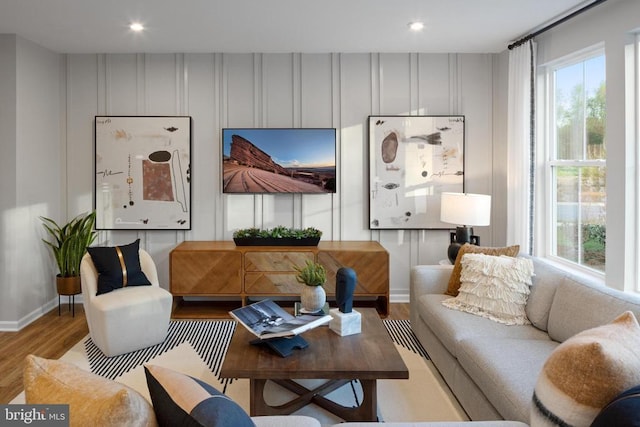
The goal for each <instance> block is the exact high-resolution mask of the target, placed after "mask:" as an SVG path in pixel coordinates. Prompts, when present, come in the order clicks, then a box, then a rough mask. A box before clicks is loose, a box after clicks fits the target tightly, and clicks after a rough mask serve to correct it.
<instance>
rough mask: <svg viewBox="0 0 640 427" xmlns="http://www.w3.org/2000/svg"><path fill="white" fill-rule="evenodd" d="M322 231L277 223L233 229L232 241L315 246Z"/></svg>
mask: <svg viewBox="0 0 640 427" xmlns="http://www.w3.org/2000/svg"><path fill="white" fill-rule="evenodd" d="M320 236H322V231H320V230H318V229H317V228H313V227H307V228H304V229H299V228H289V227H284V226H282V225H279V226H277V227H273V228H271V229H259V228H255V227H251V228H241V229H239V230H236V231H234V233H233V241H234V242H235V243H236V245H238V246H316V245H317V244H318V242H319V241H320Z"/></svg>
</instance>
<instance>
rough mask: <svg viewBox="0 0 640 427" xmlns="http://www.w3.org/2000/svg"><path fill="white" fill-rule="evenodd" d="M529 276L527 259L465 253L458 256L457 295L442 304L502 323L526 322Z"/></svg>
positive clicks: (529, 262) (531, 271) (528, 260)
mask: <svg viewBox="0 0 640 427" xmlns="http://www.w3.org/2000/svg"><path fill="white" fill-rule="evenodd" d="M531 276H533V262H532V261H531V260H530V259H528V258H514V257H509V256H504V255H502V256H499V257H498V256H491V255H485V254H472V253H468V254H465V255H464V256H463V257H462V272H461V274H460V289H459V294H458V296H457V297H455V298H449V299H446V300H444V301H442V305H444V306H445V307H448V308H451V309H454V310H460V311H464V312H467V313H471V314H475V315H478V316H482V317H486V318H488V319H491V320H493V321H495V322H499V323H504V324H505V325H528V324H530V323H531V322H529V319H528V318H527V314H526V312H525V305H526V304H527V298H528V297H529V293H530V289H529V287H530V286H531Z"/></svg>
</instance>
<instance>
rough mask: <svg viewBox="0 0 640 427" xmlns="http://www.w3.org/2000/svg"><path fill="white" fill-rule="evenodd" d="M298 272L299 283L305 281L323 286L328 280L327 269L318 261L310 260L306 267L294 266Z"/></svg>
mask: <svg viewBox="0 0 640 427" xmlns="http://www.w3.org/2000/svg"><path fill="white" fill-rule="evenodd" d="M293 268H294V269H295V270H296V271H297V272H298V274H297V275H296V280H297V281H298V283H303V284H305V285H307V286H322V285H324V283H325V282H326V281H327V271H326V270H325V268H324V266H323V265H322V264H318V263H317V262H313V261H308V260H307V262H306V264H305V266H304V267H298V266H294V267H293Z"/></svg>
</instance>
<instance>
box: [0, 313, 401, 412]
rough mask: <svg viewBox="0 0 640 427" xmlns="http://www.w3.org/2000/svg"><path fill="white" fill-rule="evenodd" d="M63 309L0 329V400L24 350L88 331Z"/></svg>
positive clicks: (14, 379) (52, 349) (6, 396)
mask: <svg viewBox="0 0 640 427" xmlns="http://www.w3.org/2000/svg"><path fill="white" fill-rule="evenodd" d="M66 309H67V306H66V305H65V306H63V308H62V315H61V316H58V308H57V307H56V308H55V309H53V310H51V311H50V312H49V313H47V314H45V315H44V316H42V317H41V318H40V319H38V320H36V321H35V322H33V323H31V324H30V325H28V326H26V327H25V328H23V329H22V330H21V331H19V332H0V348H1V349H2V352H1V353H0V403H9V402H10V401H11V400H13V399H14V398H15V397H16V396H17V395H18V394H19V393H20V392H21V391H22V389H23V386H22V370H23V364H24V358H25V357H26V356H27V355H28V354H35V355H36V356H40V357H44V358H47V359H59V358H60V357H62V355H63V354H65V353H66V352H67V351H68V350H69V349H70V348H71V347H73V346H74V345H75V344H76V343H77V342H78V341H80V340H81V339H82V338H83V337H84V336H85V335H87V334H88V333H89V328H88V327H87V322H86V320H85V317H84V310H83V307H82V304H76V307H75V310H76V315H75V317H71V313H70V312H69V311H67V310H66ZM387 319H398V320H404V319H409V304H406V303H397V304H396V303H394V304H390V309H389V316H388V317H387Z"/></svg>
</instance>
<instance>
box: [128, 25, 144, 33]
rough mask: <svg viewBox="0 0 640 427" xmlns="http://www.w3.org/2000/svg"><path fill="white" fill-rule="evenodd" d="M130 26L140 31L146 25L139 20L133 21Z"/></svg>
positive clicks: (133, 29)
mask: <svg viewBox="0 0 640 427" xmlns="http://www.w3.org/2000/svg"><path fill="white" fill-rule="evenodd" d="M129 28H131V30H132V31H135V32H136V33H139V32H140V31H142V30H144V25H142V24H141V23H139V22H132V23H131V25H129Z"/></svg>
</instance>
